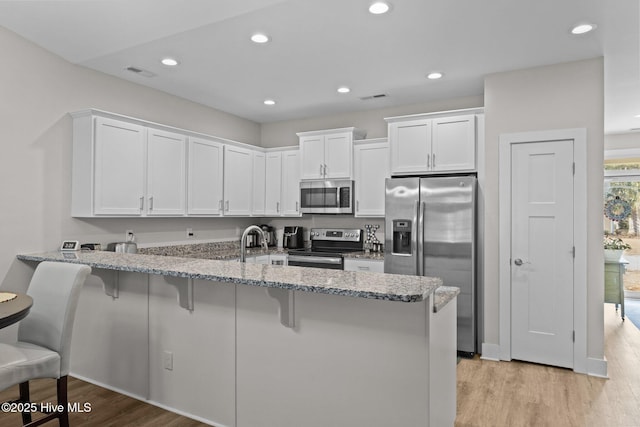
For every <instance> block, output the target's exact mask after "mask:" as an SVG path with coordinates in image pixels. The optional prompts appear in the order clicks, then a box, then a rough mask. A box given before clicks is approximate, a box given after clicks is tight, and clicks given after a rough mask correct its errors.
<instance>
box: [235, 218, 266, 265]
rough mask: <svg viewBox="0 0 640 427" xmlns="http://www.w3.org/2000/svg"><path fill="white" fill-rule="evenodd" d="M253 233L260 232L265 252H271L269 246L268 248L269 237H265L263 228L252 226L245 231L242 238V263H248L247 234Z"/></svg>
mask: <svg viewBox="0 0 640 427" xmlns="http://www.w3.org/2000/svg"><path fill="white" fill-rule="evenodd" d="M251 231H258V232H259V233H260V237H262V247H263V248H264V249H265V250H269V246H267V236H265V234H264V231H262V228H260V227H258V226H257V225H250V226H248V227H247V228H245V229H244V232H243V233H242V237H241V238H240V262H246V260H247V234H249V233H250V232H251Z"/></svg>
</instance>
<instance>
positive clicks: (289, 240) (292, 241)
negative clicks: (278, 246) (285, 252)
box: [282, 226, 304, 249]
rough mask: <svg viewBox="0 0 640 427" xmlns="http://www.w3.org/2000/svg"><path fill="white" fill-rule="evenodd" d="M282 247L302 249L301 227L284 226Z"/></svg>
mask: <svg viewBox="0 0 640 427" xmlns="http://www.w3.org/2000/svg"><path fill="white" fill-rule="evenodd" d="M283 239H284V240H283V242H282V247H283V248H285V249H304V237H303V228H302V227H296V226H287V227H285V228H284V233H283Z"/></svg>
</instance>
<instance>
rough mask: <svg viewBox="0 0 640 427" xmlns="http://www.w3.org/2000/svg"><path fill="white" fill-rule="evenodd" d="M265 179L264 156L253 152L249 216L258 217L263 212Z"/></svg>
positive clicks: (258, 152)
mask: <svg viewBox="0 0 640 427" xmlns="http://www.w3.org/2000/svg"><path fill="white" fill-rule="evenodd" d="M265 177H266V155H265V154H264V153H262V152H260V151H254V152H253V189H252V190H253V191H252V202H251V215H254V216H260V215H264V212H265V202H266V200H265V189H266V185H265Z"/></svg>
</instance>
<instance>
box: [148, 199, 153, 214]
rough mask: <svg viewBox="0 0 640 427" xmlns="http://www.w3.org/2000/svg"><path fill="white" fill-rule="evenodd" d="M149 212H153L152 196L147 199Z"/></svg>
mask: <svg viewBox="0 0 640 427" xmlns="http://www.w3.org/2000/svg"><path fill="white" fill-rule="evenodd" d="M149 210H150V211H152V210H153V196H151V197H149Z"/></svg>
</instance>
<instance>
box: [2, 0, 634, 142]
mask: <svg viewBox="0 0 640 427" xmlns="http://www.w3.org/2000/svg"><path fill="white" fill-rule="evenodd" d="M390 1H391V3H392V10H391V12H390V13H388V14H386V15H382V16H375V15H371V14H369V13H368V12H367V8H368V6H369V4H370V0H315V1H311V0H68V1H63V0H42V1H30V0H19V1H3V0H0V25H2V26H4V27H6V28H8V29H10V30H12V31H14V32H16V33H18V34H20V35H22V36H23V37H25V38H27V39H29V40H32V41H33V42H35V43H36V44H38V45H40V46H42V47H44V48H45V49H48V50H50V51H52V52H54V53H56V54H58V55H60V56H62V57H63V58H65V59H67V60H68V61H70V62H72V63H75V64H78V65H82V66H85V67H89V68H92V69H95V70H99V71H102V72H105V73H108V74H112V75H114V76H117V77H120V78H123V79H126V80H130V81H133V82H136V83H139V84H143V85H146V86H150V87H153V88H157V89H160V90H163V91H165V92H168V93H171V94H174V95H178V96H181V97H184V98H187V99H190V100H193V101H196V102H199V103H202V104H205V105H208V106H211V107H214V108H217V109H220V110H223V111H227V112H229V113H232V114H236V115H238V116H241V117H245V118H248V119H251V120H254V121H256V122H261V123H263V122H273V121H279V120H288V119H298V118H304V117H311V116H320V115H326V114H336V113H340V112H348V111H360V110H366V109H373V108H382V107H388V106H394V105H403V104H411V103H421V102H427V101H430V100H436V99H446V98H452V97H458V96H467V95H480V94H482V92H483V80H484V76H485V75H487V74H490V73H495V72H499V71H507V70H515V69H521V68H529V67H533V66H537V65H546V64H554V63H559V62H566V61H573V60H579V59H586V58H593V57H597V56H601V55H604V57H605V130H606V132H607V133H620V132H628V131H629V130H630V129H631V128H640V119H638V118H635V117H634V115H637V114H640V33H639V18H640V8H639V3H640V2H638V0H562V1H558V0H535V1H533V0H483V1H478V0H390ZM605 6H606V7H605ZM581 21H591V22H594V23H596V24H597V25H598V28H597V30H596V31H595V32H592V33H589V34H587V35H584V36H580V37H579V36H574V35H571V34H570V33H569V30H570V28H571V27H572V26H573V25H574V24H576V23H579V22H581ZM257 31H260V32H264V33H266V34H268V35H269V36H270V37H271V38H272V41H271V42H270V43H268V44H266V45H257V44H254V43H252V42H251V41H250V40H249V37H250V35H251V34H252V33H254V32H257ZM164 56H173V57H175V58H176V59H178V60H179V61H180V62H181V64H180V66H179V67H176V68H168V67H166V66H163V65H162V64H160V62H159V60H160V58H161V57H164ZM5 60H6V59H5ZM127 66H134V67H137V68H141V69H144V70H147V71H150V72H152V73H154V74H155V76H153V77H143V76H140V75H136V74H133V73H131V72H129V71H126V70H125V68H126V67H127ZM433 70H439V71H442V72H444V73H445V77H444V78H443V79H441V80H439V81H430V80H427V79H426V78H425V76H426V74H427V73H429V72H430V71H433ZM341 85H346V86H349V87H350V88H351V89H352V91H351V93H348V94H338V93H337V92H336V89H337V88H338V86H341ZM375 94H386V95H387V97H386V98H382V99H374V100H368V101H363V100H361V99H360V98H362V97H367V96H371V95H375ZM266 98H273V99H275V100H276V102H277V104H276V105H274V106H270V107H269V106H265V105H263V103H262V102H263V100H264V99H266Z"/></svg>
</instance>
